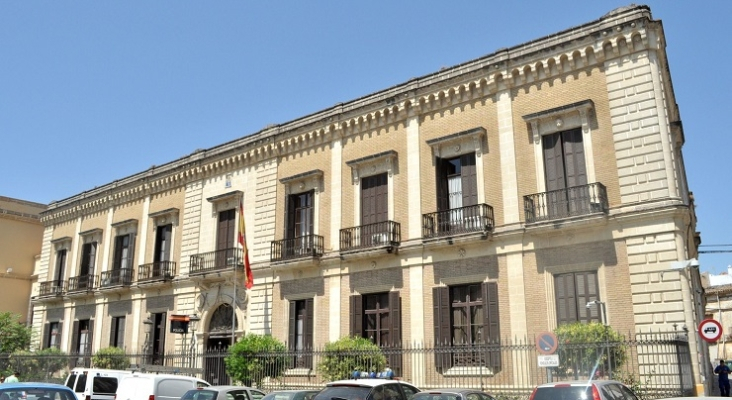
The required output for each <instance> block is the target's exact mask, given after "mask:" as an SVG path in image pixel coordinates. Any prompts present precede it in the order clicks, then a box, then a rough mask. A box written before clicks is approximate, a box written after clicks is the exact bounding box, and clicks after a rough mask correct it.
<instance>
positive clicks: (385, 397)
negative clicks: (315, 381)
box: [313, 378, 419, 400]
mask: <svg viewBox="0 0 732 400" xmlns="http://www.w3.org/2000/svg"><path fill="white" fill-rule="evenodd" d="M416 393H419V389H417V388H416V387H415V386H414V385H412V384H410V383H407V382H403V381H393V380H391V379H369V378H366V379H345V380H341V381H334V382H330V383H327V384H326V385H325V388H324V389H323V390H321V391H320V392H319V393H318V394H317V395H315V397H313V400H331V399H333V398H338V400H342V399H345V400H411V398H412V396H414V395H415V394H416Z"/></svg>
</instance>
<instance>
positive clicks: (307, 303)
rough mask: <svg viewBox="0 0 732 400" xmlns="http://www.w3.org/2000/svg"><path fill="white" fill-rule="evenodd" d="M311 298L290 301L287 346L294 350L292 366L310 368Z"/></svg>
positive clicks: (311, 339)
mask: <svg viewBox="0 0 732 400" xmlns="http://www.w3.org/2000/svg"><path fill="white" fill-rule="evenodd" d="M313 312H314V310H313V299H305V300H293V301H290V312H289V328H288V329H289V335H288V337H289V348H290V351H292V352H295V357H294V360H293V361H294V362H293V364H292V368H312V356H311V351H312V349H313Z"/></svg>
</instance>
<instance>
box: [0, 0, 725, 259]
mask: <svg viewBox="0 0 732 400" xmlns="http://www.w3.org/2000/svg"><path fill="white" fill-rule="evenodd" d="M628 4H630V3H629V2H620V1H582V2H580V1H576V0H572V1H569V0H557V1H543V0H542V1H538V0H537V1H515V2H508V1H503V2H497V1H455V2H444V1H442V2H437V1H427V0H420V1H417V0H405V1H382V0H372V1H362V2H355V1H331V0H323V1H307V2H306V1H226V0H222V1H216V2H202V1H167V0H160V1H124V2H123V1H74V2H67V1H53V2H52V1H8V0H3V1H0V149H2V153H1V154H2V155H1V156H0V167H2V170H3V171H4V173H3V174H2V175H0V196H8V197H14V198H19V199H24V200H30V201H35V202H40V203H49V202H51V201H53V200H60V199H64V198H67V197H70V196H73V195H75V194H78V193H80V192H83V191H84V190H88V189H92V188H94V187H96V186H101V185H104V184H106V183H109V182H111V181H114V180H115V179H120V178H123V177H126V176H129V175H132V174H134V173H137V172H140V171H143V170H146V169H147V168H149V167H150V166H152V165H159V164H163V163H166V162H169V161H172V160H174V159H177V158H179V157H183V156H185V155H188V154H190V153H192V152H194V151H195V150H196V149H201V148H209V147H213V146H216V145H218V144H221V143H224V142H227V141H230V140H233V139H236V138H239V137H242V136H246V135H249V134H251V133H254V132H257V131H259V130H260V129H262V128H264V127H265V126H267V125H269V124H273V123H283V122H287V121H290V120H293V119H296V118H298V117H301V116H304V115H306V114H310V113H313V112H316V111H319V110H321V109H323V108H326V107H330V106H332V105H334V104H336V103H340V102H344V101H348V100H352V99H355V98H358V97H361V96H364V95H367V94H369V93H372V92H375V91H378V90H381V89H385V88H387V87H390V86H393V85H396V84H399V83H402V82H404V81H407V80H409V79H410V78H413V77H418V76H422V75H425V74H429V73H431V72H434V71H437V70H439V69H440V68H442V67H449V66H452V65H455V64H459V63H462V62H465V61H468V60H471V59H474V58H477V57H480V56H483V55H486V54H490V53H493V52H494V51H496V50H498V49H500V48H503V47H511V46H514V45H518V44H521V43H524V42H527V41H530V40H533V39H537V38H540V37H542V36H545V35H549V34H552V33H555V32H558V31H560V30H563V29H567V28H570V27H573V26H576V25H580V24H583V23H585V22H589V21H592V20H595V19H597V18H600V17H601V16H602V15H604V14H606V13H607V12H609V11H611V10H613V9H615V8H617V7H620V6H626V5H628ZM643 4H647V5H649V6H651V10H652V12H653V16H654V18H655V19H661V20H663V24H664V28H665V32H666V40H667V51H668V58H669V63H670V69H671V75H672V79H673V85H674V90H675V93H676V101H677V103H678V104H679V107H680V111H681V117H682V121H683V124H684V131H685V135H686V145H685V146H684V156H685V162H686V167H687V176H688V179H689V183H690V188H691V189H692V190H693V192H694V196H695V199H696V204H697V215H698V219H699V223H698V226H697V228H698V230H699V231H701V232H702V239H703V244H705V245H712V244H714V245H720V244H732V235H730V233H729V223H730V221H731V220H732V218H730V210H731V209H732V206H730V205H729V204H728V203H730V200H732V184H730V177H729V176H730V169H731V168H730V162H729V161H728V157H727V152H728V148H727V147H725V146H724V143H726V142H725V141H724V140H725V139H724V138H725V137H729V135H728V134H726V133H727V131H729V128H727V127H725V126H723V125H722V126H720V125H719V124H720V123H722V122H725V121H726V119H727V117H728V116H729V114H728V113H730V111H732V110H731V109H730V105H731V104H732V102H730V97H731V96H732V85H731V80H732V78H731V77H732V74H729V73H728V72H727V68H729V66H730V65H732V54H731V53H730V44H729V39H728V37H729V30H728V29H727V27H728V25H729V24H728V19H729V17H730V16H732V1H724V0H719V1H711V2H708V1H693V2H692V1H670V0H657V1H648V2H646V3H643ZM714 249H725V248H724V247H715V248H705V247H702V250H714ZM726 249H729V250H732V246H730V247H726ZM700 263H701V266H702V269H703V270H706V271H712V272H715V273H718V272H721V271H723V270H726V266H727V265H729V264H732V253H722V254H703V255H701V257H700Z"/></svg>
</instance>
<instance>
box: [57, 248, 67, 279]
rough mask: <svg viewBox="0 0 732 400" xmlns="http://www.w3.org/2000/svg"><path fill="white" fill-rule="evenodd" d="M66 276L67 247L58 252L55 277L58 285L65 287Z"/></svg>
mask: <svg viewBox="0 0 732 400" xmlns="http://www.w3.org/2000/svg"><path fill="white" fill-rule="evenodd" d="M65 276H66V249H63V250H59V251H57V252H56V276H55V277H54V278H55V279H54V280H55V281H56V284H55V285H54V286H56V287H63V285H62V282H63V280H64V277H65Z"/></svg>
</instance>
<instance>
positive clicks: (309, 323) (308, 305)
mask: <svg viewBox="0 0 732 400" xmlns="http://www.w3.org/2000/svg"><path fill="white" fill-rule="evenodd" d="M314 314H315V302H314V300H313V299H306V300H305V326H304V329H305V332H303V333H304V335H303V336H304V338H303V347H305V354H306V355H305V356H304V360H303V362H304V363H305V365H306V366H308V367H310V368H312V367H313V357H312V351H313V329H314V325H313V316H314Z"/></svg>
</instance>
